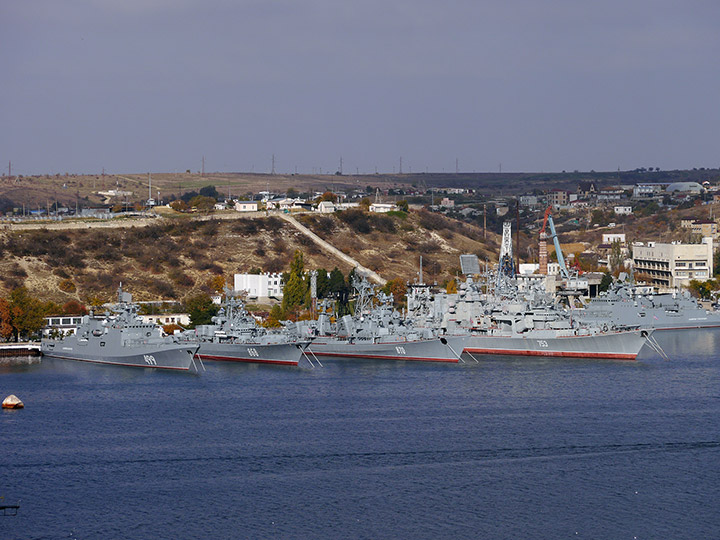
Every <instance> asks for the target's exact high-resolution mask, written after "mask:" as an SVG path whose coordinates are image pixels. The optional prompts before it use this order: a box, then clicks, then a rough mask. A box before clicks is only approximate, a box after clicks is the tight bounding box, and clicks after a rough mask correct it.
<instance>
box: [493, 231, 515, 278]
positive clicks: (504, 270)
mask: <svg viewBox="0 0 720 540" xmlns="http://www.w3.org/2000/svg"><path fill="white" fill-rule="evenodd" d="M499 263H500V264H499V266H498V274H497V283H498V285H501V284H502V283H503V282H504V281H505V280H506V279H508V278H512V277H513V276H514V275H515V265H514V263H513V252H512V221H506V222H505V223H503V235H502V243H501V244H500V260H499Z"/></svg>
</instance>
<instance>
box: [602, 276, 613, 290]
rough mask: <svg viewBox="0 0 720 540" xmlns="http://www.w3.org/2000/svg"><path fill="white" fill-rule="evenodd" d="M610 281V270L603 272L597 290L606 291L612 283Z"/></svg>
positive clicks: (611, 280) (611, 279)
mask: <svg viewBox="0 0 720 540" xmlns="http://www.w3.org/2000/svg"><path fill="white" fill-rule="evenodd" d="M612 282H613V278H612V276H611V275H610V272H605V273H604V274H603V277H602V279H601V280H600V285H598V291H600V292H606V291H607V290H608V289H609V288H610V285H612Z"/></svg>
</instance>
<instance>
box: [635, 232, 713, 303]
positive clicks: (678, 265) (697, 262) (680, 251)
mask: <svg viewBox="0 0 720 540" xmlns="http://www.w3.org/2000/svg"><path fill="white" fill-rule="evenodd" d="M632 258H633V266H634V267H635V275H636V277H637V278H638V280H643V281H646V282H648V283H649V284H652V285H654V286H656V287H657V288H658V290H659V291H660V292H665V291H669V290H672V289H676V288H679V287H684V286H687V285H688V284H689V283H690V280H693V279H696V280H698V281H705V280H707V279H710V278H711V277H712V275H713V240H712V238H710V237H706V238H703V240H702V243H701V244H681V243H679V242H673V243H671V244H661V243H658V242H648V243H647V244H640V243H638V244H634V245H633V246H632Z"/></svg>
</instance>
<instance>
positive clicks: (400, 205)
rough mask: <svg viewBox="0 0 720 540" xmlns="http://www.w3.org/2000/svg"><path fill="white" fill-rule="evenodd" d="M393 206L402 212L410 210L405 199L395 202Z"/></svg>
mask: <svg viewBox="0 0 720 540" xmlns="http://www.w3.org/2000/svg"><path fill="white" fill-rule="evenodd" d="M395 206H397V207H398V208H399V209H400V210H402V211H403V212H408V211H409V210H410V206H409V205H408V202H407V201H406V200H405V199H403V200H401V201H398V202H396V203H395Z"/></svg>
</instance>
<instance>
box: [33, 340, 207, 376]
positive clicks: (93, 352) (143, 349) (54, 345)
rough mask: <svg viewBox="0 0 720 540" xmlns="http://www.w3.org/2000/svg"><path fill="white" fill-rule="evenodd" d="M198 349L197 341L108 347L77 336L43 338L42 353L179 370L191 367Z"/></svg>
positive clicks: (53, 356) (54, 356) (83, 359)
mask: <svg viewBox="0 0 720 540" xmlns="http://www.w3.org/2000/svg"><path fill="white" fill-rule="evenodd" d="M196 350H197V346H196V345H178V344H162V345H156V346H155V345H145V346H133V347H122V348H119V350H115V351H107V350H101V349H100V347H97V346H96V347H93V346H92V345H79V344H78V343H77V342H76V341H74V340H73V341H70V342H61V341H58V342H54V341H52V340H44V341H43V342H42V353H43V356H47V357H49V358H58V359H61V360H75V361H78V362H91V363H94V364H111V365H116V366H129V367H142V368H153V369H170V370H177V371H187V370H188V369H190V366H191V365H192V362H193V357H194V355H195V352H196Z"/></svg>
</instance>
